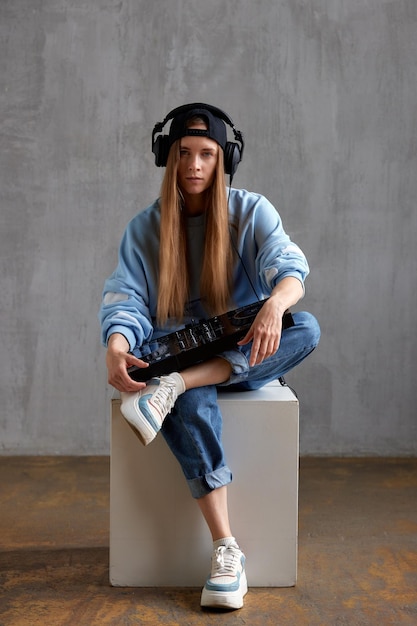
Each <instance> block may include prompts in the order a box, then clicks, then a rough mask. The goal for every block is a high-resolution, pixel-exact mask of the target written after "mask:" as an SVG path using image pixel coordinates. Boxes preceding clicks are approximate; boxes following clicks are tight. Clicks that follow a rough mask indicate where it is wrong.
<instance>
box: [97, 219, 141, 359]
mask: <svg viewBox="0 0 417 626" xmlns="http://www.w3.org/2000/svg"><path fill="white" fill-rule="evenodd" d="M137 243H138V242H137V241H136V237H135V232H134V229H133V227H132V224H130V225H129V226H128V228H127V229H126V231H125V233H124V235H123V238H122V241H121V244H120V248H119V262H118V265H117V268H116V270H115V271H114V272H113V274H112V275H111V276H110V277H109V278H108V279H107V280H106V281H105V284H104V290H103V300H102V304H101V308H100V313H99V319H100V323H101V339H102V343H103V345H107V342H108V339H109V337H110V335H112V334H114V333H121V334H122V335H124V336H125V337H126V339H127V341H128V342H129V345H130V349H131V350H133V349H134V348H135V347H136V346H140V345H142V343H143V342H144V341H147V340H148V339H149V338H150V336H151V335H152V331H153V324H152V317H151V314H150V311H149V292H148V288H147V285H148V280H149V271H148V272H147V271H146V269H145V264H144V262H143V259H142V258H141V255H140V254H139V251H138V245H137Z"/></svg>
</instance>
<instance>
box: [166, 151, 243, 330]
mask: <svg viewBox="0 0 417 626" xmlns="http://www.w3.org/2000/svg"><path fill="white" fill-rule="evenodd" d="M179 158H180V140H178V141H176V142H175V143H173V144H172V146H171V149H170V151H169V154H168V160H167V166H166V172H165V176H164V179H163V181H162V187H161V198H160V210H161V223H160V247H159V288H158V308H157V321H158V323H159V324H161V325H163V324H165V323H166V322H167V320H168V319H172V320H173V321H178V322H181V320H182V319H183V316H184V309H185V305H186V303H187V301H188V298H189V288H190V285H189V272H188V267H187V237H186V228H185V226H186V216H185V212H184V211H183V210H182V198H181V192H180V190H179V188H178V184H177V170H178V162H179ZM205 208H206V234H205V243H204V258H203V267H202V271H201V279H200V297H201V299H202V301H203V305H204V307H205V309H206V311H207V312H208V313H209V314H211V315H219V314H220V313H224V312H225V311H227V310H228V308H229V307H230V294H231V280H232V257H233V253H232V249H231V246H230V235H229V216H228V202H227V194H226V185H225V181H224V158H223V150H222V149H219V150H218V160H217V166H216V172H215V176H214V180H213V183H212V185H211V187H210V188H209V189H208V190H207V191H206V207H205Z"/></svg>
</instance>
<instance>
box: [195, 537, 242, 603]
mask: <svg viewBox="0 0 417 626" xmlns="http://www.w3.org/2000/svg"><path fill="white" fill-rule="evenodd" d="M225 543H226V544H227V545H221V546H218V547H216V548H215V549H214V551H213V556H212V560H211V575H210V578H208V579H207V582H206V584H205V585H204V588H203V592H202V594H201V606H206V607H211V608H217V609H240V608H242V606H243V597H244V595H245V594H246V593H247V591H248V583H247V581H246V573H245V555H244V554H243V552H242V551H241V550H240V548H239V546H238V545H237V543H236V541H234V540H233V541H230V542H228V541H226V542H225Z"/></svg>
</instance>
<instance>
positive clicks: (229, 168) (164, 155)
mask: <svg viewBox="0 0 417 626" xmlns="http://www.w3.org/2000/svg"><path fill="white" fill-rule="evenodd" d="M195 109H198V110H200V111H202V112H204V111H207V112H208V113H210V114H211V115H212V116H214V117H215V118H218V119H220V120H222V121H223V122H225V123H226V124H228V125H229V126H230V127H231V129H232V131H233V135H234V138H235V140H236V142H238V143H234V142H230V141H226V145H225V146H223V145H222V148H223V150H224V169H225V173H226V174H230V176H231V178H232V177H233V175H234V173H235V171H236V169H237V166H238V164H239V163H240V161H241V160H242V155H243V150H244V147H245V143H244V140H243V135H242V133H241V132H240V131H239V130H237V129H236V128H235V125H234V123H233V121H232V119H231V118H230V117H229V116H228V115H227V113H225V112H224V111H222V110H221V109H219V108H218V107H215V106H212V105H211V104H204V103H202V102H195V103H192V104H184V105H182V106H179V107H177V108H175V109H173V110H172V111H170V112H169V113H168V115H167V116H166V117H165V119H164V120H163V121H162V122H158V123H157V124H155V126H154V129H153V131H152V152H153V153H154V154H155V164H156V165H157V166H158V167H165V166H166V164H167V160H168V153H169V149H170V147H171V143H172V141H171V138H170V136H169V135H159V136H158V137H156V135H157V134H158V133H162V130H163V128H164V126H165V124H166V123H167V122H169V120H172V119H174V118H177V117H179V116H183V115H185V114H186V113H187V112H188V111H190V112H191V111H193V110H195ZM215 139H216V138H215Z"/></svg>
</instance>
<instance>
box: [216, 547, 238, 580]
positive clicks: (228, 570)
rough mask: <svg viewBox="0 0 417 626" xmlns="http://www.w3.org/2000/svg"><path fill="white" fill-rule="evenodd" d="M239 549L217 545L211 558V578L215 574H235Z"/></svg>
mask: <svg viewBox="0 0 417 626" xmlns="http://www.w3.org/2000/svg"><path fill="white" fill-rule="evenodd" d="M239 556H240V550H238V549H236V548H234V547H233V546H229V547H227V546H219V547H218V548H217V549H216V551H215V553H214V558H213V567H212V574H211V575H212V578H213V577H215V576H225V575H226V576H227V575H229V576H235V575H236V570H237V564H238V561H239Z"/></svg>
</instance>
